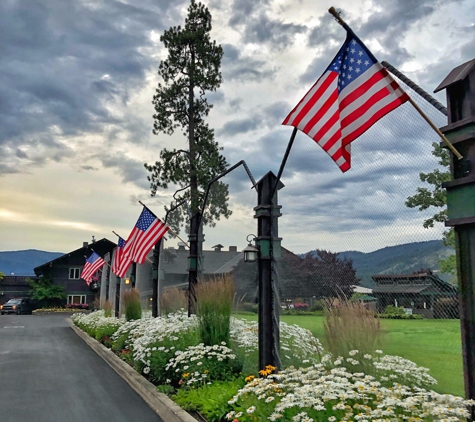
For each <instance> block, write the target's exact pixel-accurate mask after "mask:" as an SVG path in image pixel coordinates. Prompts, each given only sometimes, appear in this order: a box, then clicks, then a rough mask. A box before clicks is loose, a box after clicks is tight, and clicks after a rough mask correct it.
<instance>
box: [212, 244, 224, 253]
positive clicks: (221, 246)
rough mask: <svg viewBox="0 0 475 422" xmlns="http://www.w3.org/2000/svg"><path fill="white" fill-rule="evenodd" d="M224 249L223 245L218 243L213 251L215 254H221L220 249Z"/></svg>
mask: <svg viewBox="0 0 475 422" xmlns="http://www.w3.org/2000/svg"><path fill="white" fill-rule="evenodd" d="M222 248H224V246H223V245H221V244H220V243H218V244H217V245H214V246H213V249H214V251H215V252H221V249H222Z"/></svg>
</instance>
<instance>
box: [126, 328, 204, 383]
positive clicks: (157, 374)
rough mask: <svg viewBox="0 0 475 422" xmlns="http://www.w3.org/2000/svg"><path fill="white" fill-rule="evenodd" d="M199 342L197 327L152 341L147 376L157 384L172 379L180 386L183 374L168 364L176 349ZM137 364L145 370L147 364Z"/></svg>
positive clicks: (139, 368) (172, 381)
mask: <svg viewBox="0 0 475 422" xmlns="http://www.w3.org/2000/svg"><path fill="white" fill-rule="evenodd" d="M198 343H199V335H198V332H197V331H196V330H195V329H188V330H184V331H183V332H181V333H180V335H179V336H171V337H165V338H164V339H162V340H160V341H157V342H153V343H150V344H149V345H148V348H147V350H148V351H149V353H150V356H149V357H148V358H147V359H148V360H149V361H150V365H149V367H150V371H149V372H148V374H147V378H148V379H149V380H150V382H153V383H155V384H165V383H166V381H167V380H170V381H171V383H172V385H173V386H178V381H179V380H180V379H181V375H182V374H181V373H177V372H175V371H174V370H171V369H166V365H167V364H168V361H169V360H170V359H171V358H173V357H175V353H176V351H178V350H181V351H183V350H186V349H187V348H188V347H189V346H196V345H197V344H198ZM135 364H136V369H137V371H139V372H143V369H144V368H145V364H144V363H143V362H139V361H136V362H135Z"/></svg>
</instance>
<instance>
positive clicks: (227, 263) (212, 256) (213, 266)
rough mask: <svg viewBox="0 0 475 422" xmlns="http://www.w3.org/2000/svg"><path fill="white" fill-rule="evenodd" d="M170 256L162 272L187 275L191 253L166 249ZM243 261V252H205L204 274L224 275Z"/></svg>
mask: <svg viewBox="0 0 475 422" xmlns="http://www.w3.org/2000/svg"><path fill="white" fill-rule="evenodd" d="M164 253H167V254H169V256H168V258H169V259H168V262H167V261H162V263H161V267H160V268H161V270H163V271H164V272H165V273H166V274H187V273H188V271H187V270H188V256H189V254H190V252H189V251H188V250H185V249H178V250H177V249H175V250H170V249H165V250H164ZM241 259H243V253H242V252H241V251H223V250H221V251H206V250H204V251H203V269H202V271H203V274H223V273H228V272H230V271H232V269H233V268H234V267H235V266H236V265H237V264H238V263H239V261H240V260H241Z"/></svg>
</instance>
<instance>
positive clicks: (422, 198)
mask: <svg viewBox="0 0 475 422" xmlns="http://www.w3.org/2000/svg"><path fill="white" fill-rule="evenodd" d="M432 146H433V147H434V150H433V151H432V155H434V156H435V157H437V158H438V159H439V165H440V166H441V167H442V169H434V170H433V171H432V172H431V173H419V178H420V180H421V182H424V183H428V184H429V185H431V187H430V188H425V187H423V188H417V193H416V194H415V195H413V196H410V197H408V198H407V199H406V206H407V207H409V208H418V209H419V211H425V210H426V209H428V208H430V207H434V208H443V209H442V210H441V211H438V212H436V213H435V214H434V215H433V216H432V217H429V218H428V219H427V220H425V221H424V223H423V226H424V227H425V228H429V227H434V223H436V222H438V223H443V222H445V220H447V209H446V206H447V193H446V191H445V189H444V188H443V187H442V183H443V182H447V181H449V180H450V179H451V175H450V171H449V165H450V153H449V151H448V150H447V149H446V148H442V147H441V146H440V145H439V144H438V143H436V142H434V143H433V144H432ZM443 242H444V245H445V246H451V247H453V248H454V247H455V234H454V231H453V229H450V230H447V231H445V232H444V238H443ZM438 262H439V267H440V271H441V272H443V273H448V274H451V275H453V276H456V274H457V261H456V256H455V255H452V256H449V257H448V258H446V259H441V260H439V261H438ZM451 282H452V283H454V284H456V278H455V277H454V278H453V279H452V280H451Z"/></svg>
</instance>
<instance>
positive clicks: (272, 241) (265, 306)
mask: <svg viewBox="0 0 475 422" xmlns="http://www.w3.org/2000/svg"><path fill="white" fill-rule="evenodd" d="M283 187H284V185H283V183H281V182H280V181H278V180H277V177H276V176H275V175H274V173H272V172H268V173H267V174H266V175H265V176H264V177H262V179H260V180H259V181H258V182H257V183H256V188H257V207H255V208H254V211H255V214H254V218H257V237H256V238H255V241H256V245H257V249H258V254H257V258H258V267H259V292H258V298H259V311H258V315H259V322H258V326H259V369H264V368H265V367H266V366H268V365H271V366H274V367H276V368H277V369H279V368H280V332H279V313H280V309H279V308H280V306H279V298H278V294H277V289H276V286H275V283H274V280H273V278H272V273H273V271H272V267H273V265H274V262H275V258H278V257H280V255H281V247H280V241H281V240H282V239H281V238H279V237H278V233H279V230H278V224H277V219H278V217H280V216H281V215H282V214H281V213H280V208H281V206H280V205H277V191H278V190H280V189H282V188H283ZM251 246H252V245H251ZM251 253H252V251H251ZM248 256H249V255H248Z"/></svg>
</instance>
